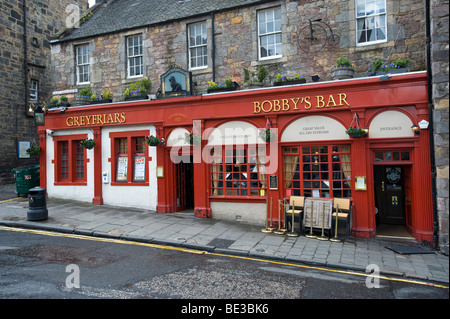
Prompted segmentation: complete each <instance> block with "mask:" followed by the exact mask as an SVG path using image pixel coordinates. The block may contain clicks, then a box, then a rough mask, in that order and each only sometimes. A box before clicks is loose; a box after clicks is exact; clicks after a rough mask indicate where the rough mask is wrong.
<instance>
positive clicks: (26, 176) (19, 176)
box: [11, 164, 40, 196]
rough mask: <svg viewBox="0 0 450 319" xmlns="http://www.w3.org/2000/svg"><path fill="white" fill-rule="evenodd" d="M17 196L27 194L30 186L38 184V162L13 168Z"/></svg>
mask: <svg viewBox="0 0 450 319" xmlns="http://www.w3.org/2000/svg"><path fill="white" fill-rule="evenodd" d="M11 171H12V172H13V173H14V179H15V182H16V193H17V196H20V194H23V195H26V194H28V192H29V190H30V188H33V187H36V186H39V185H40V174H39V164H35V165H28V166H22V167H17V168H13V169H12V170H11Z"/></svg>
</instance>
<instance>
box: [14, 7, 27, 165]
mask: <svg viewBox="0 0 450 319" xmlns="http://www.w3.org/2000/svg"><path fill="white" fill-rule="evenodd" d="M22 7H23V75H24V79H23V86H24V97H23V102H24V109H23V112H24V113H25V114H26V112H27V104H28V90H29V85H28V65H27V61H28V48H27V3H26V0H22ZM18 109H19V106H18V105H17V106H16V116H15V117H16V118H15V120H14V126H15V130H16V134H15V135H16V147H18V145H19V127H18V115H19V111H18ZM17 154H18V150H17ZM17 158H18V156H17V157H16V162H17Z"/></svg>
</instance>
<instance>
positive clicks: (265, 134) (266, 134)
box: [259, 128, 277, 142]
mask: <svg viewBox="0 0 450 319" xmlns="http://www.w3.org/2000/svg"><path fill="white" fill-rule="evenodd" d="M259 137H260V138H261V139H262V140H263V141H264V142H270V141H275V139H276V138H277V136H276V135H275V133H274V132H272V130H271V129H269V128H266V129H263V130H261V131H260V132H259Z"/></svg>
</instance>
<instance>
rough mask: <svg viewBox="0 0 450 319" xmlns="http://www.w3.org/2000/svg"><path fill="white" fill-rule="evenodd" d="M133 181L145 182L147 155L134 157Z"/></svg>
mask: <svg viewBox="0 0 450 319" xmlns="http://www.w3.org/2000/svg"><path fill="white" fill-rule="evenodd" d="M133 181H135V182H145V156H143V155H141V156H135V157H134V171H133Z"/></svg>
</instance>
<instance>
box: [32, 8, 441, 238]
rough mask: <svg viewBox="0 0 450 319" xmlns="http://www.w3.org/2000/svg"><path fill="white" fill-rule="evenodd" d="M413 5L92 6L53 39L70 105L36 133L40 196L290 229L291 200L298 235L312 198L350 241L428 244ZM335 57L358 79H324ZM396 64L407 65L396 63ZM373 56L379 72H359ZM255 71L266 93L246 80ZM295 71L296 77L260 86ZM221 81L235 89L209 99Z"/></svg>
mask: <svg viewBox="0 0 450 319" xmlns="http://www.w3.org/2000/svg"><path fill="white" fill-rule="evenodd" d="M135 8H139V10H136V9H135ZM425 9H426V8H425V6H424V3H423V1H420V0H409V1H405V3H404V2H403V1H402V2H401V3H400V2H398V1H389V0H379V1H364V0H352V1H345V2H342V1H341V2H339V1H337V2H336V1H326V2H325V4H324V2H323V1H306V2H305V1H287V0H245V1H234V0H233V1H231V0H230V1H206V0H195V1H180V0H166V1H157V0H132V1H131V0H114V1H112V0H98V1H96V4H95V5H94V6H93V7H92V8H90V9H89V10H90V13H87V14H83V15H80V21H79V22H80V23H79V25H78V26H75V27H73V28H66V29H64V30H62V31H61V32H60V33H58V34H57V35H56V36H55V38H54V40H52V41H51V43H50V46H51V54H52V57H51V66H50V69H51V73H52V87H53V90H54V92H53V96H54V98H57V99H59V100H60V101H61V102H62V101H63V96H65V97H66V98H68V100H69V102H70V104H71V106H70V107H68V106H65V105H56V107H51V108H49V109H48V111H47V112H46V114H45V117H44V119H45V124H44V125H42V126H38V134H39V146H40V147H41V148H42V152H41V153H40V172H41V174H40V178H41V187H44V188H46V191H47V194H48V196H49V197H54V198H65V199H74V200H79V201H84V202H89V203H93V204H95V205H102V204H105V205H115V206H122V207H130V208H131V207H133V208H139V209H143V210H144V211H143V212H142V214H146V211H148V212H149V213H150V212H152V211H156V212H157V213H173V212H191V213H192V212H193V214H194V215H195V216H196V217H198V218H215V219H221V220H231V221H239V222H246V223H252V224H256V225H261V227H266V228H267V224H269V223H271V224H273V226H275V227H278V226H280V227H281V226H283V227H285V226H286V225H289V219H290V216H289V215H288V214H285V213H284V209H280V205H279V204H280V203H282V202H283V201H286V202H288V201H289V200H290V199H291V198H294V196H302V197H303V198H304V213H305V214H304V217H305V224H304V225H303V226H305V227H306V219H307V218H308V216H310V215H309V214H307V212H308V211H311V210H310V209H309V207H312V206H308V205H312V204H311V203H315V204H317V203H318V202H322V203H329V204H330V203H331V201H332V202H333V203H337V202H338V201H340V200H343V199H348V200H349V201H350V207H349V208H351V209H349V215H348V216H349V218H348V223H347V225H348V233H350V234H351V235H353V236H356V237H362V238H374V237H375V236H379V235H387V234H388V233H387V232H386V230H387V229H388V227H386V226H389V225H395V226H399V227H400V228H395V229H397V230H395V231H394V233H393V235H394V236H396V237H403V236H405V235H404V233H403V231H406V233H407V234H408V236H413V237H414V238H415V239H416V240H417V241H418V242H419V243H426V244H431V243H432V242H434V241H435V238H433V237H435V236H433V235H436V229H435V226H437V224H436V223H438V222H439V220H438V219H437V217H436V215H434V212H435V211H436V210H435V208H436V205H434V204H433V203H434V201H435V200H436V198H435V197H433V193H434V191H433V189H432V188H433V187H432V186H433V185H435V183H433V180H432V177H433V172H432V169H434V166H435V164H434V162H433V159H434V158H433V156H432V155H433V154H434V146H433V145H432V144H430V143H432V142H433V141H434V140H433V139H432V138H430V137H431V136H430V134H432V131H433V126H432V124H433V123H429V121H431V119H433V118H436V117H437V116H434V117H433V114H432V112H433V108H432V107H431V108H430V107H429V105H430V101H429V99H430V98H431V97H432V92H433V90H432V86H431V85H430V81H431V80H432V70H431V66H430V65H431V64H430V63H429V62H427V56H428V55H427V54H429V53H427V48H426V43H427V41H425V39H426V30H427V22H426V21H427V19H426V18H427V17H426V15H427V12H426V10H425ZM144 12H145V14H143V13H144ZM73 16H74V13H73V14H70V17H73ZM111 17H114V23H111V19H112V18H111ZM373 21H376V23H374V22H373ZM342 57H345V58H348V59H349V60H350V61H351V62H350V64H351V63H353V67H354V73H355V75H354V76H355V77H353V78H347V79H340V80H335V79H334V78H333V76H332V74H333V71H334V70H336V69H337V68H334V67H333V65H335V64H336V62H337V60H339V59H340V58H342ZM398 59H400V60H403V61H409V62H410V63H409V65H408V69H406V70H403V71H398V70H392V69H391V68H390V67H391V66H392V64H391V63H392V62H393V61H397V60H398ZM375 61H381V62H382V63H383V65H384V66H386V67H388V74H384V75H371V74H369V72H368V71H369V68H370V66H371V65H373V62H375ZM344 64H345V63H344ZM264 67H265V68H266V71H267V72H266V75H267V77H266V78H265V80H264V82H265V83H264V84H265V85H264V86H263V87H262V88H257V89H256V88H253V87H251V86H247V83H248V82H253V80H254V78H253V72H254V73H255V75H256V74H258V75H259V74H260V72H259V71H260V70H262V71H264ZM427 68H428V70H427V71H425V69H427ZM443 69H444V68H443ZM246 71H247V73H248V74H247V73H246ZM263 73H264V72H261V74H263ZM247 75H249V76H250V78H247ZM300 75H304V77H303V81H302V82H303V83H301V84H289V83H282V84H288V85H280V86H277V85H275V84H273V85H272V81H274V80H276V79H277V78H282V77H284V76H285V77H287V78H293V77H295V78H300ZM255 77H256V76H255ZM230 80H231V81H230ZM248 80H252V81H248ZM223 81H225V82H227V81H228V84H227V89H235V90H232V91H230V90H228V91H225V92H213V90H212V89H213V88H214V84H218V83H220V82H223ZM258 81H259V80H258ZM141 82H142V85H143V86H142V87H141V86H139V85H138V86H136V83H141ZM150 82H151V83H150ZM236 83H238V84H239V87H237V86H236V85H235V84H236ZM146 84H151V86H150V88H148V86H146ZM210 84H213V85H212V86H210ZM207 86H208V87H209V88H211V89H206V87H207ZM141 90H142V91H146V93H147V94H144V99H142V96H141V100H132V99H131V97H132V95H142V94H141V93H142V92H141ZM89 92H90V94H88V93H89ZM137 92H139V94H138V93H137ZM92 93H95V95H96V96H97V97H100V96H102V98H104V99H105V100H104V101H97V98H95V96H94V95H93V94H92ZM107 93H110V94H107ZM85 98H87V99H88V100H91V101H92V102H91V103H90V104H89V103H84V102H86V101H85V100H83V99H85ZM108 99H109V100H108ZM64 100H67V99H64ZM99 103H101V104H99ZM428 124H430V125H428ZM353 131H356V133H358V134H357V135H353ZM267 136H269V137H270V139H269V140H267V139H266V137H267ZM91 140H92V141H91ZM155 140H156V141H155ZM83 141H85V142H83ZM81 142H83V143H81ZM93 142H95V145H93ZM154 142H155V143H154ZM89 144H90V145H89ZM327 205H328V204H327ZM330 205H331V204H330ZM313 206H314V205H313ZM315 207H316V208H317V206H315ZM330 209H331V208H330ZM334 211H335V208H334V207H333V208H332V212H334ZM315 212H316V213H317V209H315ZM152 213H153V212H152ZM328 213H329V212H328V211H327V214H328ZM285 215H286V216H287V218H286V216H285ZM327 216H332V214H328V215H327ZM291 217H292V216H291ZM327 218H328V217H327ZM439 223H440V227H441V228H442V229H443V235H445V228H446V227H445V225H446V223H445V221H443V222H439ZM322 224H324V223H323V222H322ZM294 225H295V226H296V227H298V226H300V225H299V224H297V223H294ZM262 229H263V228H262ZM399 229H401V230H399ZM304 230H306V228H304ZM317 230H318V231H320V229H317ZM317 230H316V231H317ZM327 230H329V229H327ZM297 231H298V228H297ZM339 231H341V233H340V236H341V235H342V234H343V229H339ZM327 235H329V236H331V234H330V233H328V234H327ZM441 242H442V240H441Z"/></svg>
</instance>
